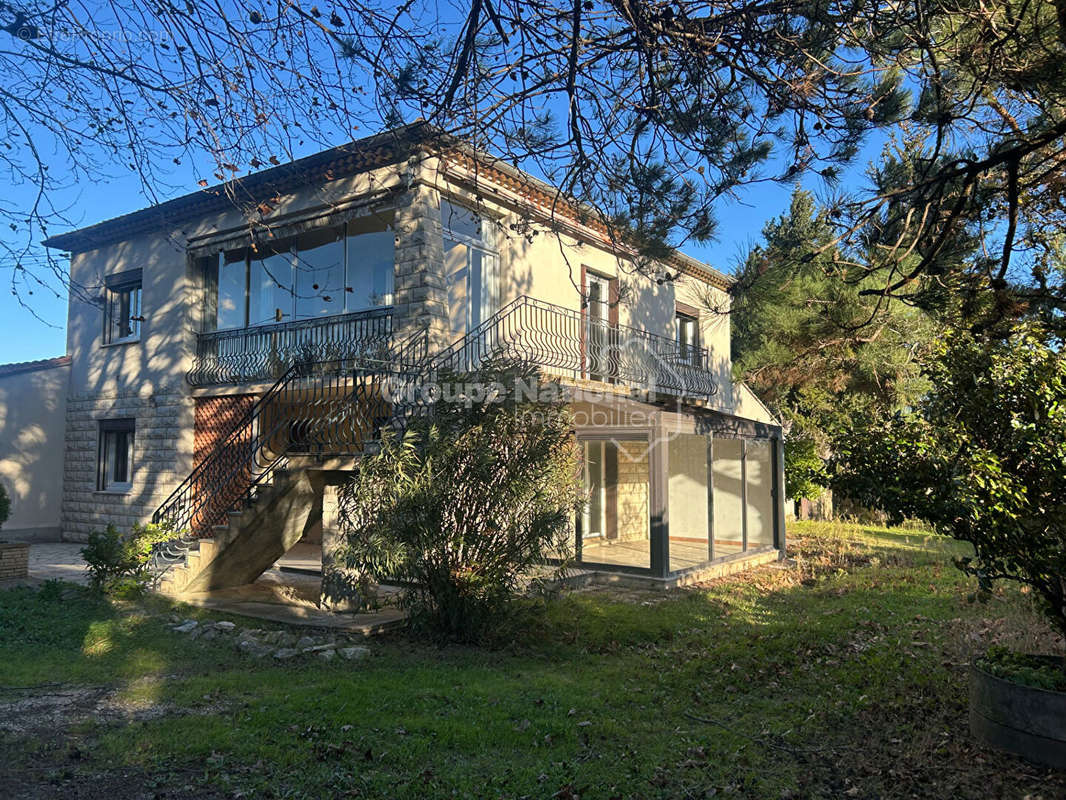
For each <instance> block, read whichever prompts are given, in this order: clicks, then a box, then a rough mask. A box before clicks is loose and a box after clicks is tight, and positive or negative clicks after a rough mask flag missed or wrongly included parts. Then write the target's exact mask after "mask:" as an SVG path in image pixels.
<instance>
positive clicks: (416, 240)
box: [0, 152, 777, 541]
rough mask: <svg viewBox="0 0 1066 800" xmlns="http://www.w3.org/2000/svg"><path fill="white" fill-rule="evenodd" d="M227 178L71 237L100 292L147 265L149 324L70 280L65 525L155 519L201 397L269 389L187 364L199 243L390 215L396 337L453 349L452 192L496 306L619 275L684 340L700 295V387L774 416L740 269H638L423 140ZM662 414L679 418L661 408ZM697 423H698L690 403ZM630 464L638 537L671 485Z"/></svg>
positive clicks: (73, 531)
mask: <svg viewBox="0 0 1066 800" xmlns="http://www.w3.org/2000/svg"><path fill="white" fill-rule="evenodd" d="M508 174H510V173H508ZM538 190H539V189H538ZM220 191H221V190H220ZM226 191H232V193H233V198H234V199H233V201H232V202H230V203H228V204H225V206H224V207H223V208H222V210H216V211H213V212H211V213H205V214H201V215H193V216H189V215H185V216H175V217H174V218H173V219H170V218H168V217H167V215H166V214H161V215H160V216H159V218H158V220H157V221H156V222H154V223H153V225H152V226H151V229H150V230H143V231H140V232H137V233H135V234H131V235H128V236H126V235H122V234H115V236H114V237H113V238H114V240H113V241H107V242H106V243H97V242H94V243H93V244H92V246H86V247H84V248H74V251H73V252H72V257H71V280H72V283H76V284H77V285H80V286H84V287H87V291H88V293H89V294H90V295H92V294H93V293H101V292H103V289H104V286H105V285H106V284H107V281H108V278H109V276H115V275H118V274H120V273H125V272H128V271H130V270H140V271H141V275H142V279H141V281H142V282H141V292H142V294H141V315H142V316H143V320H142V321H141V322H140V335H139V338H138V339H137V340H135V341H128V342H123V343H119V344H105V343H104V341H103V321H102V314H103V312H102V309H101V306H100V305H99V304H98V303H95V302H88V301H87V300H86V299H85V297H84V295H83V294H82V293H77V294H72V296H71V299H70V305H69V314H68V331H67V351H68V354H69V357H70V360H71V365H70V367H69V370H68V371H69V379H68V382H67V384H66V385H65V387H63V388H59V387H51V388H49V390H48V391H49V392H51V395H50V396H54V397H55V398H56V401H55V404H54V405H55V406H56V408H55V409H54V411H53V412H50V416H49V417H48V419H49V420H50V422H49V425H50V426H51V427H50V428H49V430H48V431H47V432H45V433H43V434H42V436H43V437H44V440H46V441H48V442H50V443H52V444H51V446H50V447H49V448H48V450H49V453H50V454H49V455H47V456H42V458H46V459H51V462H52V465H53V468H54V472H53V473H52V474H53V475H56V476H58V475H62V480H61V481H57V482H56V484H55V485H53V486H44V485H42V488H41V489H40V490H38V489H37V488H36V487H35V491H38V493H39V494H40V493H43V494H44V495H47V496H48V497H54V498H59V497H61V501H59V500H58V499H53V500H52V502H51V504H50V509H51V514H52V521H51V523H50V524H52V525H53V527H55V526H58V527H60V528H61V529H62V533H63V536H64V537H65V538H67V539H70V540H76V541H84V539H85V538H86V536H87V534H88V533H89V531H91V530H93V529H96V528H102V527H103V526H105V525H106V524H107V523H108V522H114V523H116V524H117V525H118V526H119V527H120V528H128V527H129V526H130V525H132V524H133V523H135V522H144V521H147V520H148V519H150V518H151V516H152V513H153V512H154V511H155V509H156V508H158V507H159V505H160V503H162V502H163V501H164V500H165V499H166V498H167V496H168V495H169V494H170V493H171V492H172V491H173V490H174V489H175V488H176V487H177V486H178V485H179V484H180V482H181V481H182V480H183V478H184V477H185V476H186V475H188V474H189V472H190V470H192V469H193V467H194V446H195V432H194V427H195V424H194V420H195V413H196V412H195V409H196V403H197V400H198V399H199V398H203V397H206V396H212V395H218V394H252V395H255V394H260V393H262V392H263V391H264V390H265V389H266V388H267V387H269V385H270V382H269V381H265V382H258V383H247V384H241V385H210V386H192V385H190V383H189V382H188V381H187V380H186V375H187V373H188V372H189V370H190V369H191V368H192V367H193V364H194V359H195V355H196V349H197V337H198V334H199V333H200V331H202V330H204V320H203V315H204V311H203V309H204V305H205V304H204V293H205V280H204V276H203V274H202V270H201V266H200V262H199V260H198V259H200V258H201V257H203V256H204V255H207V254H211V253H217V252H219V251H223V250H227V249H230V248H235V247H239V246H242V245H244V244H246V243H247V242H249V241H252V240H263V238H264V237H268V236H270V235H276V236H279V237H283V236H285V235H288V233H289V232H291V231H293V230H306V229H308V228H313V227H317V226H322V227H327V226H330V225H335V224H337V222H338V220H352V219H358V218H360V217H361V216H365V215H371V214H377V215H388V218H389V219H390V220H391V221H392V230H393V231H394V233H395V251H394V252H395V259H394V275H393V278H394V293H393V303H392V308H391V315H392V316H391V319H392V323H391V324H392V329H393V332H394V334H395V338H396V340H397V341H403V340H404V339H405V338H406V337H407V336H410V335H412V334H414V333H416V332H418V331H422V330H427V331H429V344H430V348H431V350H441V349H443V348H445V347H447V346H448V345H450V344H451V343H452V341H453V339H454V331H453V330H452V327H451V325H450V324H449V319H448V314H449V308H448V286H447V275H446V273H445V265H444V245H443V229H442V222H441V212H440V201H441V199H442V198H444V199H447V200H449V201H451V202H453V203H455V204H458V205H460V206H464V207H466V208H469V209H472V210H475V211H476V212H477V213H478V214H479V215H480V216H481V217H482V219H484V220H487V221H488V222H489V224H490V226H491V237H490V239H491V245H492V249H493V250H494V251H495V254H496V258H497V259H498V270H499V272H498V278H499V280H498V291H497V294H498V296H497V297H496V298H495V299H494V304H495V307H496V308H502V307H503V306H505V305H507V304H508V303H509V302H511V301H513V300H516V299H518V298H521V297H523V296H525V297H531V298H535V299H537V300H538V301H544V302H546V303H551V304H554V305H555V306H558V307H560V308H562V309H567V310H569V311H570V312H572V313H574V314H581V313H582V311H583V300H584V296H583V293H584V287H583V285H582V279H583V276H586V275H589V274H595V275H598V276H602V277H604V278H610V279H615V280H616V281H617V287H618V302H617V304H616V307H617V312H616V313H617V322H618V324H619V325H621V326H631V327H632V328H635V329H638V330H640V331H646V332H648V333H651V334H655V335H657V336H660V337H664V339H667V340H671V341H672V340H673V339H674V337H675V335H676V330H675V325H676V322H675V315H676V313H677V310H678V307H679V304H681V305H683V306H684V307H686V308H687V309H690V310H691V309H693V308H695V309H697V310H698V325H699V330H700V337H699V344H700V345H701V346H702V347H705V348H707V350H708V351H709V356H710V370H711V373H712V374H713V377H714V381H715V383H716V385H717V392H716V393H715V394H714V395H712V396H711V397H709V398H707V399H706V400H705V401H703V403H702V408H704V409H706V410H708V411H716V412H719V413H720V414H723V415H727V416H729V417H736V418H737V419H738V424H739V422H744V423H745V424H747V423H751V422H756V423H764V424H765V425H767V426H771V427H775V426H777V422H776V421H775V420H774V419H773V417H772V415H770V414H769V412H768V411H767V410H766V409H765V407H764V406H763V405H762V404H761V403H760V402H759V401H758V399H757V398H756V397H755V396H754V395H753V394H752V393H751V392H750V391H749V390H747V389H746V387H743V386H737V385H734V383H733V382H732V377H731V362H730V331H729V313H728V311H729V294H728V291H727V288H728V286H729V279H728V278H726V277H725V276H723V275H720V274H718V273H716V272H714V271H713V270H711V269H710V268H708V267H705V266H702V267H701V266H700V265H698V264H697V263H696V262H691V260H687V261H686V260H684V259H682V260H681V261H680V262H676V263H671V264H661V265H654V264H653V265H645V266H644V267H642V268H640V269H638V268H637V267H636V265H635V263H634V261H633V259H632V257H631V256H630V255H628V254H626V253H625V252H623V251H620V250H619V249H618V248H615V247H612V246H611V245H610V244H609V243H608V241H607V240H606V238H605V236H604V235H603V232H602V230H599V229H597V227H596V226H595V225H593V224H590V223H588V222H587V221H585V222H582V221H579V220H578V218H577V217H575V216H574V215H571V216H569V217H567V216H566V215H565V214H554V213H552V212H551V211H550V210H549V209H548V208H546V207H545V205H544V204H543V202H540V201H537V200H536V198H535V197H532V195H531V194H530V193H528V192H527V193H525V194H523V192H521V191H518V190H516V189H515V187H514V185H512V184H507V183H506V182H504V181H500V180H495V179H490V177H487V176H486V175H485V174H480V173H477V172H476V171H471V169H470V168H469V164H468V162H466V161H463V160H461V159H460V160H456V161H454V162H453V161H442V160H441V158H440V157H439V156H437V155H433V154H426V153H421V152H419V153H416V154H414V155H410V156H405V157H404V158H402V159H400V160H398V161H397V162H396V163H393V164H390V165H385V166H380V165H379V166H376V167H374V168H372V169H369V170H365V171H361V172H356V173H355V174H347V175H345V174H341V175H339V176H334V175H333V173H332V171H329V172H327V171H325V170H323V171H319V172H311V173H309V174H308V175H307V176H306V178H305V180H303V181H302V182H301V183H300V184H299V185H298V186H294V187H292V188H290V189H289V190H287V191H286V192H283V193H280V194H279V193H275V194H271V195H270V196H269V198H268V199H269V204H268V205H266V206H258V207H256V205H255V204H254V203H253V204H252V205H251V206H250V207H249V206H248V205H247V203H243V202H241V200H240V199H239V198H243V197H244V196H245V194H242V192H241V190H240V187H228V188H227V189H226ZM531 198H532V199H531ZM142 227H143V226H142ZM689 262H691V269H690V268H688V266H687V265H688V264H689ZM2 390H3V382H2V379H0V391H2ZM18 402H19V403H21V402H23V401H18ZM19 413H23V412H19ZM655 414H658V412H655ZM675 416H677V415H675ZM57 419H58V420H60V422H58V423H57V422H56V420H57ZM116 419H124V420H133V422H134V425H135V430H136V433H135V438H134V444H133V449H132V475H131V481H130V483H131V486H130V488H128V489H124V490H122V491H107V490H101V488H100V486H99V480H98V458H99V442H100V435H101V434H100V431H101V423H106V422H107V421H109V420H116ZM649 424H654V425H656V426H659V427H660V428H662V429H665V427H664V426H666V423H665V422H663V421H662V420H661V419H660V418H659V417H656V419H655V421H654V423H649ZM684 425H687V426H688V427H687V428H686V429H685V430H686V431H687V432H689V433H690V434H692V435H696V430H695V427H694V425H695V423H694V422H693V421H692V420H691V419H688V420H686V421H685V422H684ZM57 426H58V427H57ZM59 442H63V444H62V446H59V445H58V443H59ZM649 457H650V456H649ZM3 458H4V455H3V453H2V452H0V479H4V472H3V471H2V470H3V469H8V470H9V471H10V472H12V474H15V473H18V471H19V466H18V464H17V463H15V462H12V464H13V466H10V467H6V466H5V464H7V463H8V462H5V461H4V460H2V459H3ZM628 468H631V469H632V470H633V471H635V472H634V476H633V479H632V480H631V481H627V480H623V481H622V483H623V490H622V496H623V500H625V503H626V505H625V508H624V509H623V510H624V511H625V512H626V516H625V519H623V520H622V521H623V522H624V525H623V528H624V530H625V531H626V535H627V537H628V536H629V535H630V533H632V536H633V538H640V537H641V536H646V535H647V531H648V524H647V519H648V517H649V514H651V513H652V510H653V509H652V505H653V503H652V500H653V499H654V497H656V496H658V495H655V494H654V493H653V492H652V491H651V489H650V488H649V483H648V481H649V478H648V476H649V474H651V472H652V471H653V465H652V464H651V463H650V462H649V461H647V459H646V460H645V462H643V463H641V464H639V465H636V464H635V462H634V464H630V465H629V467H628ZM654 469H658V467H654ZM636 472H640V475H636ZM641 476H643V477H641ZM620 477H622V478H625V477H626V476H625V475H622V476H620ZM638 478H639V479H638ZM7 480H11V479H7ZM698 480H699V479H696V478H693V479H691V480H690V481H689V484H691V485H689V484H686V485H687V486H689V489H692V487H698V486H700V485H701V484H699V482H698ZM702 480H703V483H702V486H703V490H704V497H703V498H702V500H701V503H702V504H694V505H693V506H692V507H691V508H687V509H686V510H685V512H684V513H683V514H682V513H680V512H679V517H678V529H679V530H680V529H681V528H682V527H688V526H691V527H692V528H693V529H695V528H696V527H698V524H697V521H693V522H691V523H690V522H689V521H688V517H692V519H693V520H695V519H696V517H698V516H700V514H702V515H703V516H706V514H707V509H708V503H707V498H706V483H707V477H706V475H704V476H703V477H702ZM33 481H34V482H36V481H37V478H35V477H34V478H33ZM678 485H681V484H678ZM667 493H668V492H667V490H666V488H665V487H664V488H663V489H662V490H661V491H659V495H662V496H664V497H665V496H666V494H667ZM678 507H679V508H680V505H679V506H678ZM57 509H61V511H57ZM629 511H632V512H633V513H632V514H629ZM716 513H717V510H716ZM42 519H43V517H42ZM42 524H43V523H42Z"/></svg>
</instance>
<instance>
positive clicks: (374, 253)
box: [204, 217, 395, 330]
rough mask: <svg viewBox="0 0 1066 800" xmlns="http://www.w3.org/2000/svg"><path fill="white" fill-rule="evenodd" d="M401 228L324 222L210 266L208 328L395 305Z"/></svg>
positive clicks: (373, 221) (223, 256) (367, 221)
mask: <svg viewBox="0 0 1066 800" xmlns="http://www.w3.org/2000/svg"><path fill="white" fill-rule="evenodd" d="M394 250H395V234H394V233H393V231H392V227H391V225H389V224H388V223H387V222H386V221H384V220H381V219H378V218H370V217H367V218H363V219H359V220H353V221H351V222H348V223H347V224H346V225H342V226H338V227H333V228H317V229H313V230H310V231H307V232H306V233H303V234H300V235H299V236H295V237H292V238H289V239H285V240H282V241H279V242H274V243H271V244H268V245H259V246H258V247H257V248H251V247H247V248H242V249H240V250H231V251H228V252H225V253H220V254H219V255H218V256H216V257H214V258H212V259H210V260H209V263H208V265H207V269H206V273H205V278H206V289H207V291H206V293H205V304H206V306H205V313H204V328H205V330H223V329H227V328H243V327H250V326H254V325H269V324H272V323H276V322H290V321H292V320H301V319H315V318H318V317H328V316H332V315H335V314H344V313H348V312H354V311H366V310H368V309H372V308H379V307H381V306H390V305H392V292H393V271H394V260H395V255H394Z"/></svg>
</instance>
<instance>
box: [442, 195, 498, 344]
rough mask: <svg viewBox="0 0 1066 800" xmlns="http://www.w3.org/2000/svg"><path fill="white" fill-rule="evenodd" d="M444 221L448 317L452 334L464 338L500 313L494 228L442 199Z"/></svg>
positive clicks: (467, 211)
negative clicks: (498, 310)
mask: <svg viewBox="0 0 1066 800" xmlns="http://www.w3.org/2000/svg"><path fill="white" fill-rule="evenodd" d="M440 217H441V226H442V227H443V234H444V272H445V278H446V280H447V284H448V316H449V318H450V321H451V328H452V334H453V335H454V336H463V335H465V334H466V333H468V332H469V331H471V330H473V329H474V328H476V327H477V326H478V325H480V324H481V323H482V322H484V321H485V320H486V319H488V318H489V317H490V316H492V314H494V313H495V312H496V309H497V307H498V305H499V258H498V256H497V255H496V251H495V242H494V241H493V235H492V232H493V228H492V225H491V224H490V223H489V222H488V221H486V220H485V219H483V218H482V217H481V216H480V215H479V214H477V213H476V212H474V211H471V210H470V209H468V208H464V207H463V206H460V205H456V204H454V203H452V202H450V201H448V200H444V199H441V201H440Z"/></svg>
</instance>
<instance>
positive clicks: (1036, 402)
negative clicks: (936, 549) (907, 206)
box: [833, 323, 1066, 634]
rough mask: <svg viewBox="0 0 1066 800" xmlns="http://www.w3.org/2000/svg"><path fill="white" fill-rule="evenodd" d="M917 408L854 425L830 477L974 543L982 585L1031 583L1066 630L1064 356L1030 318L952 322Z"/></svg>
mask: <svg viewBox="0 0 1066 800" xmlns="http://www.w3.org/2000/svg"><path fill="white" fill-rule="evenodd" d="M931 380H932V382H933V388H932V390H931V391H930V392H929V394H928V395H927V396H926V397H925V398H924V399H923V400H922V401H921V403H920V404H919V405H918V406H917V408H915V409H914V410H913V411H912V412H909V413H905V414H904V413H901V414H898V415H895V416H894V417H891V418H889V419H887V420H884V421H882V422H880V423H879V424H873V425H870V426H869V427H858V428H857V429H856V430H855V432H854V435H853V436H852V437H851V438H850V440H848V441H846V442H842V443H840V446H839V449H838V450H837V452H836V453H835V454H834V465H833V466H834V472H835V475H834V480H833V484H834V486H838V487H841V488H843V489H844V490H845V491H846V492H847V494H848V495H849V496H852V497H855V498H858V499H860V500H862V501H863V502H865V503H867V504H870V505H874V506H877V507H880V508H882V509H884V510H885V511H887V512H888V513H889V514H890V515H891V517H892V518H894V519H895V520H900V519H902V518H904V517H917V518H921V519H924V520H927V521H929V522H930V523H932V524H933V525H934V526H935V527H936V528H937V530H939V531H940V532H942V533H945V534H948V535H951V536H954V537H955V538H957V539H962V540H964V541H967V542H970V543H972V544H973V546H974V552H975V556H974V557H973V558H972V559H971V558H966V559H963V560H962V561H960V562H959V565H960V566H961V567H962V568H963V569H964V570H965V571H967V572H969V573H970V574H972V575H975V576H976V577H977V578H978V580H979V582H980V586H981V588H982V589H985V588H988V586H989V585H990V583H991V582H992V581H995V580H1000V579H1005V580H1012V581H1017V582H1019V583H1022V584H1024V585H1027V586H1030V587H1031V588H1032V589H1033V591H1034V593H1035V594H1036V596H1037V597H1039V598H1040V599H1041V601H1042V602H1043V604H1044V607H1045V610H1046V612H1047V616H1048V619H1049V620H1050V621H1051V623H1052V625H1054V626H1055V627H1056V628H1057V629H1058V630H1059V631H1060V632H1062V633H1063V634H1066V355H1064V353H1063V351H1062V340H1061V339H1060V338H1058V337H1055V336H1052V335H1049V333H1048V332H1047V331H1046V329H1043V328H1041V327H1040V326H1038V325H1035V324H1033V323H1024V324H1021V325H1019V326H1018V327H1017V328H1016V329H1015V330H1014V331H1013V332H1012V333H1011V335H1009V336H1008V337H1006V338H1003V339H998V338H996V339H989V338H979V337H974V336H972V335H967V334H966V333H964V332H960V331H955V332H954V333H953V336H952V338H951V340H950V341H949V342H948V343H947V344H946V345H945V346H944V349H943V353H942V358H940V359H939V360H938V361H937V362H936V365H935V367H934V368H933V370H932V374H931Z"/></svg>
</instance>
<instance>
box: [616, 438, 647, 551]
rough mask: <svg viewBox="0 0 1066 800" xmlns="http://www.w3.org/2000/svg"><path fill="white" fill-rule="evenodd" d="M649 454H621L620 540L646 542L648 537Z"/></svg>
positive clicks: (619, 482) (619, 477)
mask: <svg viewBox="0 0 1066 800" xmlns="http://www.w3.org/2000/svg"><path fill="white" fill-rule="evenodd" d="M648 469H649V463H648V453H647V451H646V450H643V449H641V450H627V451H626V452H624V453H622V452H620V453H619V454H618V539H617V541H619V542H633V541H644V540H647V539H648V537H649V535H650V534H649V521H648V519H649V518H648V514H649V507H648V503H649V496H648V489H649V487H648V476H649V474H650V473H649V472H648Z"/></svg>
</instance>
